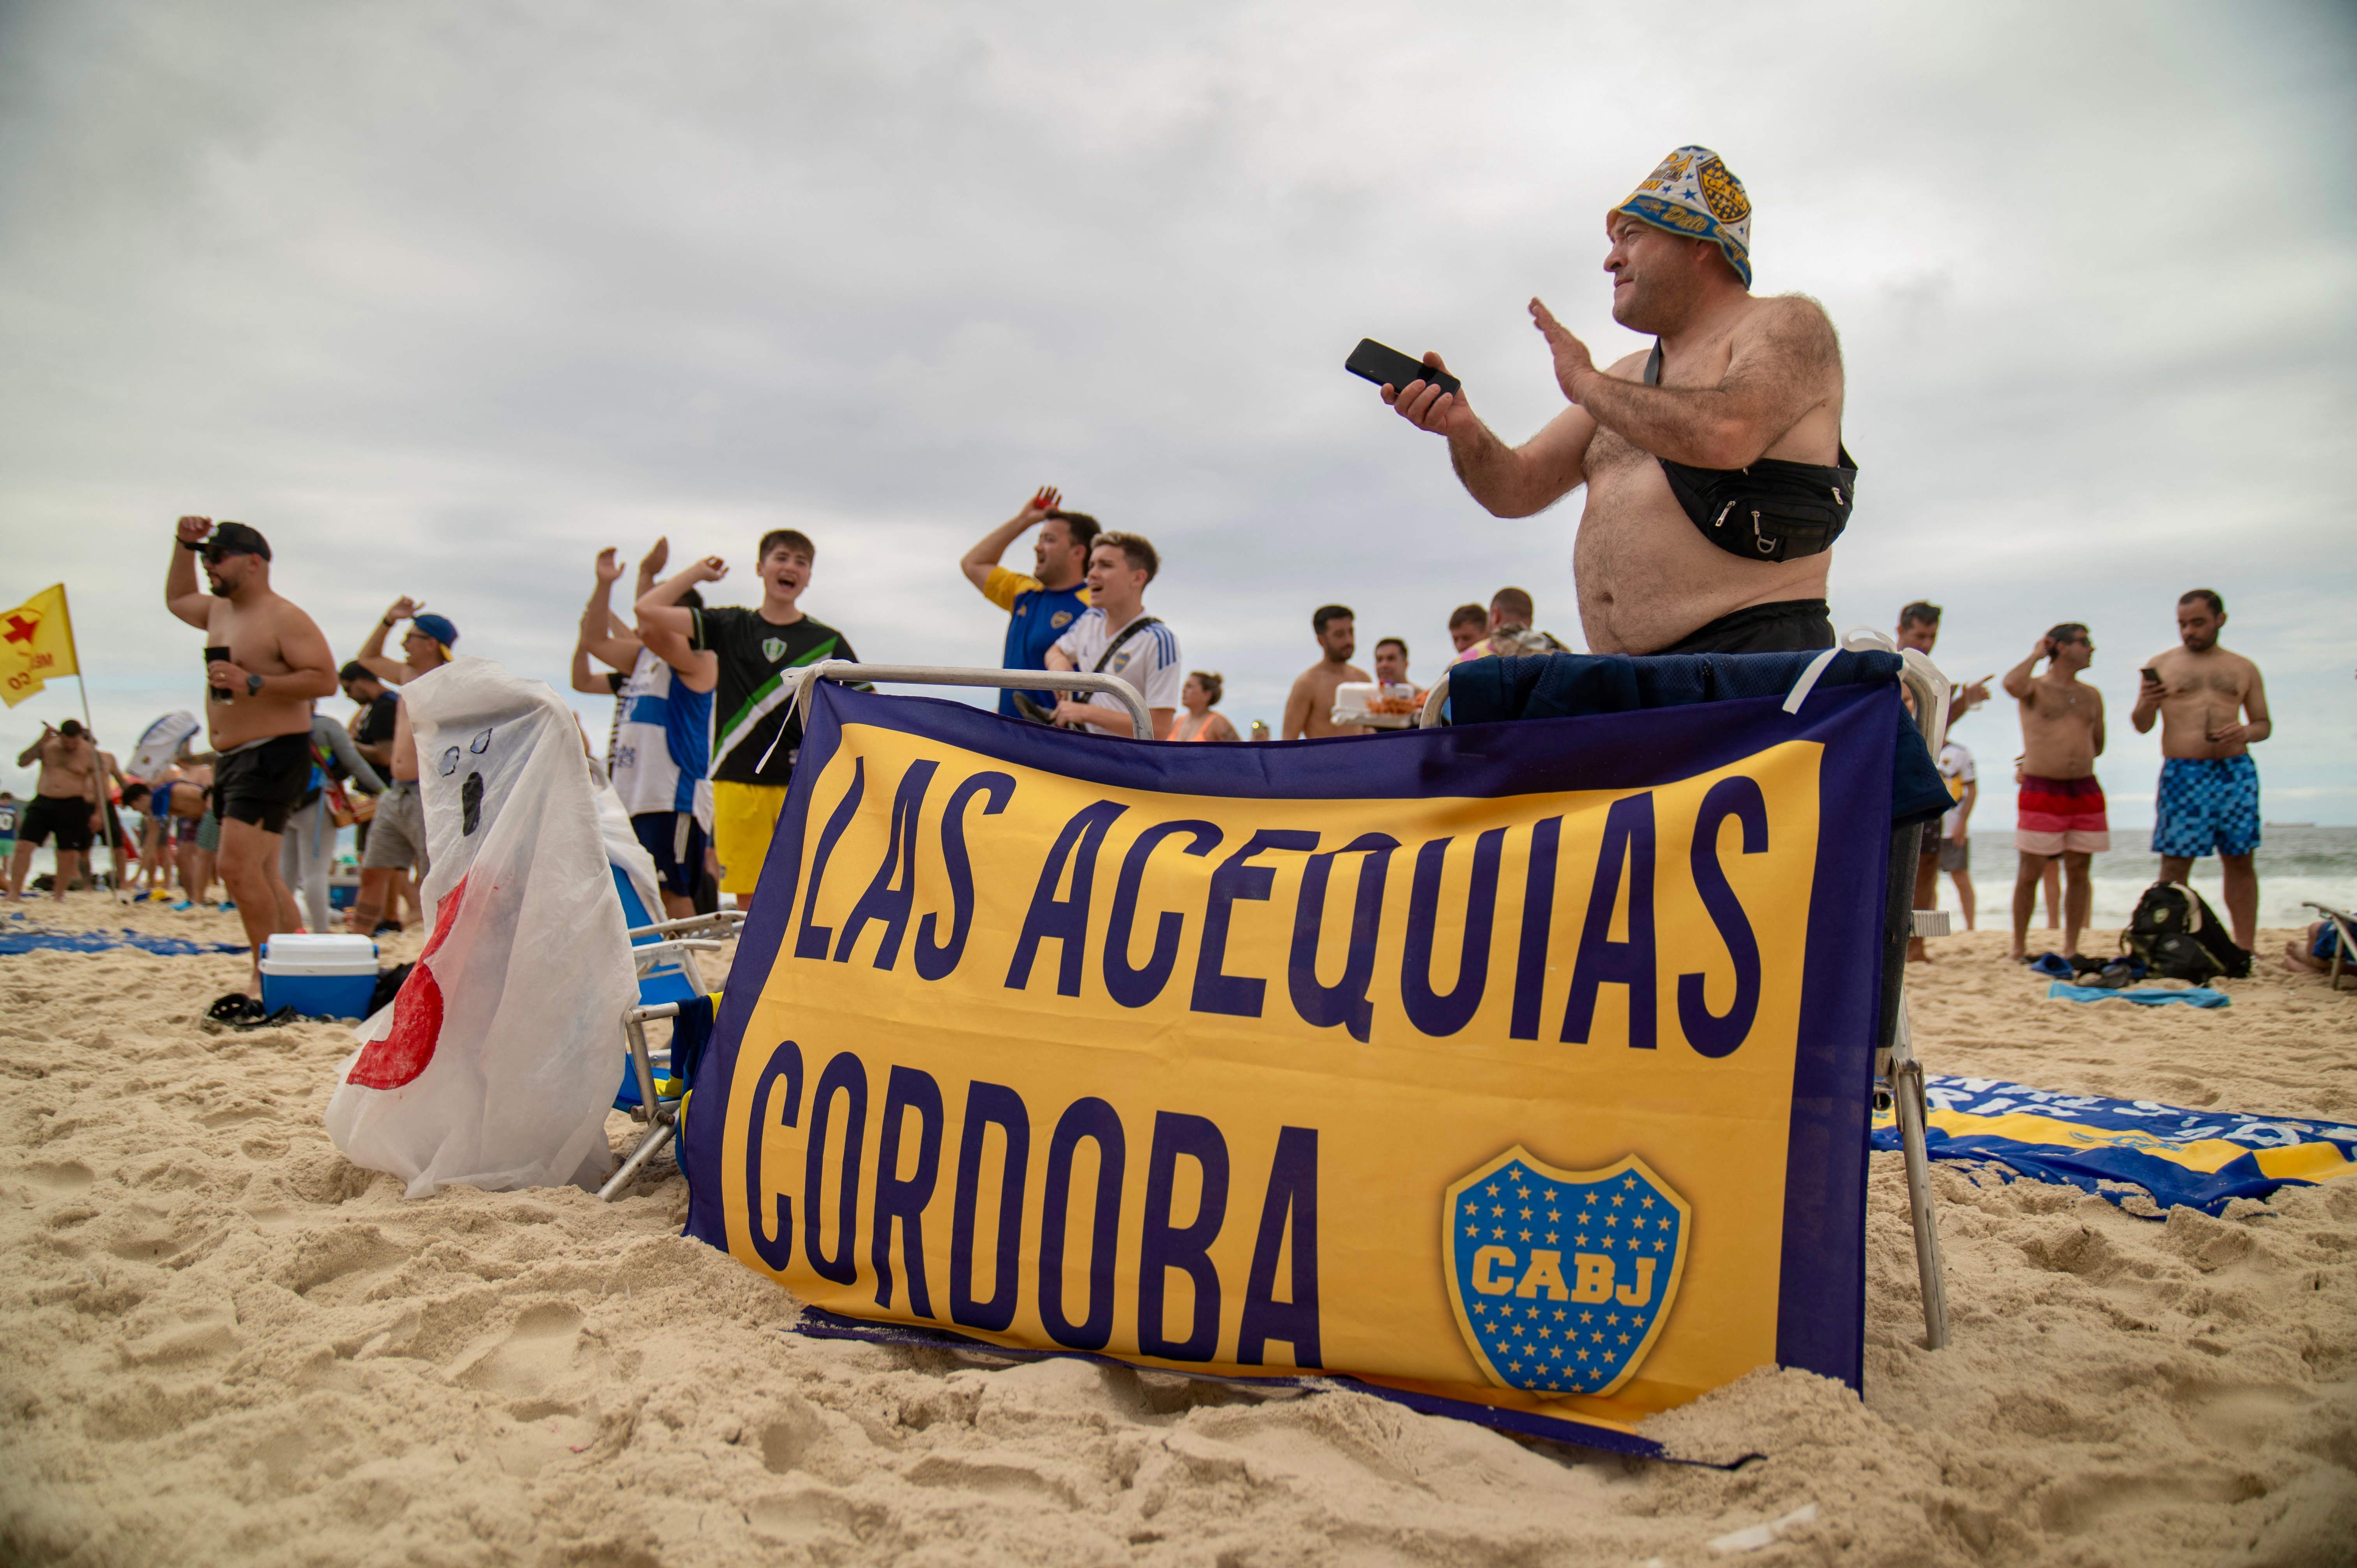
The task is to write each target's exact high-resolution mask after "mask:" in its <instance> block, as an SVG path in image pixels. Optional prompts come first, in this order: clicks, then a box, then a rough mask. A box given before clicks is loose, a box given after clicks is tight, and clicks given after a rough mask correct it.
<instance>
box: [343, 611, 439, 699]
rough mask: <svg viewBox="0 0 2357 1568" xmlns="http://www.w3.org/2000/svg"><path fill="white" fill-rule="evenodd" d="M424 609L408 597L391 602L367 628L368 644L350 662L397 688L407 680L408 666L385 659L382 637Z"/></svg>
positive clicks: (397, 661) (399, 661)
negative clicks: (355, 662)
mask: <svg viewBox="0 0 2357 1568" xmlns="http://www.w3.org/2000/svg"><path fill="white" fill-rule="evenodd" d="M424 608H425V606H423V605H421V604H419V603H418V602H417V601H416V600H415V599H413V598H411V597H410V596H408V595H407V594H404V595H402V596H401V597H399V598H397V599H395V600H393V603H392V604H391V605H389V606H387V607H385V612H384V614H383V615H382V616H380V617H378V618H377V623H376V625H374V626H372V627H371V628H369V634H368V640H367V641H366V642H363V643H361V650H360V651H359V652H358V653H355V654H353V655H352V658H353V659H354V660H357V661H358V662H359V663H360V664H361V667H362V668H364V669H366V670H367V671H368V672H369V673H370V674H371V675H373V676H375V677H376V678H377V679H378V680H380V681H382V682H384V683H385V684H386V685H388V686H398V685H400V684H401V683H402V682H404V681H406V680H408V679H409V675H410V670H409V666H408V665H407V664H404V663H403V662H402V661H401V660H398V659H389V658H387V657H386V656H385V651H384V637H385V633H387V632H389V631H391V630H392V629H393V628H394V627H395V626H398V625H399V624H400V623H401V622H403V621H404V620H407V619H408V618H410V617H411V616H414V615H415V614H416V613H417V612H418V611H419V610H421V609H424Z"/></svg>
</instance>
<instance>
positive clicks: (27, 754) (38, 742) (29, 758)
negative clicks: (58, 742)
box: [16, 725, 58, 768]
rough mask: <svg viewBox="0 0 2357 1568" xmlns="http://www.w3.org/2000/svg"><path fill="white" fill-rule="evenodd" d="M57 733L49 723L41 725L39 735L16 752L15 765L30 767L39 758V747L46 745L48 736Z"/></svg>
mask: <svg viewBox="0 0 2357 1568" xmlns="http://www.w3.org/2000/svg"><path fill="white" fill-rule="evenodd" d="M57 733H58V732H57V731H56V730H55V729H53V728H51V727H50V726H49V725H42V726H41V733H40V735H39V736H38V737H37V738H36V739H35V740H34V742H33V744H32V745H30V746H27V747H26V748H25V749H24V750H22V751H20V752H18V753H17V754H16V766H17V767H19V768H30V767H31V766H33V764H34V763H35V762H37V761H38V760H39V758H40V755H41V747H43V746H47V745H48V742H49V736H53V735H55V734H57Z"/></svg>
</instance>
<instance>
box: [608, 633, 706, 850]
mask: <svg viewBox="0 0 2357 1568" xmlns="http://www.w3.org/2000/svg"><path fill="white" fill-rule="evenodd" d="M620 697H621V703H622V722H621V727H620V728H619V730H618V731H617V732H616V733H615V736H614V792H615V793H616V794H618V795H619V796H621V798H622V806H623V808H624V809H625V810H626V811H629V812H630V815H631V816H633V817H637V816H641V815H644V814H646V813H648V812H651V811H669V812H685V813H688V814H690V815H693V816H694V818H695V820H696V821H697V822H701V823H703V824H704V825H705V827H706V828H707V829H709V828H710V826H711V823H712V785H711V782H710V779H709V778H708V775H709V774H710V773H711V771H712V693H709V692H691V691H689V690H688V688H687V685H686V683H685V682H683V681H681V680H680V678H679V674H678V672H677V671H674V670H673V669H672V667H671V666H670V665H668V664H666V663H664V662H663V661H662V660H661V659H659V658H657V657H656V656H655V655H654V654H652V653H651V652H648V651H646V650H643V649H642V650H640V652H639V661H638V663H637V665H636V666H634V667H633V668H632V669H631V671H630V679H629V680H628V681H626V682H623V683H622V690H621V693H620Z"/></svg>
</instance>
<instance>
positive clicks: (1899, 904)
mask: <svg viewBox="0 0 2357 1568" xmlns="http://www.w3.org/2000/svg"><path fill="white" fill-rule="evenodd" d="M1867 649H1873V650H1879V651H1882V652H1885V653H1897V654H1899V655H1900V664H1901V669H1900V677H1899V680H1900V686H1901V687H1902V688H1904V689H1905V690H1906V692H1907V693H1908V695H1909V697H1910V705H1911V706H1912V707H1913V709H1914V711H1915V714H1917V716H1918V721H1919V722H1918V724H1917V726H1916V727H1917V728H1918V729H1920V730H1921V732H1922V735H1923V744H1924V745H1925V746H1927V747H1928V748H1929V749H1930V750H1931V753H1932V756H1933V757H1937V756H1939V755H1940V746H1941V744H1942V743H1943V741H1945V740H1946V738H1947V732H1948V701H1949V694H1950V690H1951V688H1950V686H1949V684H1948V680H1947V677H1945V676H1943V675H1942V674H1941V673H1940V671H1939V669H1938V667H1937V666H1935V665H1933V664H1932V661H1931V660H1929V659H1926V658H1924V657H1923V655H1922V654H1921V653H1919V652H1917V651H1916V650H1913V649H1911V648H1909V649H1900V648H1899V647H1897V646H1895V645H1894V644H1893V643H1892V642H1891V640H1890V639H1889V638H1888V637H1886V636H1884V635H1883V634H1882V633H1880V632H1878V631H1871V630H1867V629H1865V628H1857V629H1853V630H1851V631H1850V632H1848V633H1846V635H1845V636H1844V637H1843V638H1842V639H1841V641H1840V643H1839V644H1838V645H1837V646H1835V647H1834V648H1831V649H1828V650H1825V651H1824V654H1823V655H1821V656H1820V657H1818V658H1817V659H1815V660H1812V661H1811V662H1810V664H1809V666H1808V668H1807V669H1806V670H1805V671H1803V674H1802V676H1801V678H1800V679H1799V680H1798V681H1796V682H1793V685H1792V693H1791V694H1790V695H1788V696H1787V697H1786V698H1785V699H1784V711H1785V712H1786V713H1798V712H1800V709H1801V704H1802V703H1803V702H1805V701H1806V700H1807V699H1808V695H1809V693H1810V692H1811V691H1812V690H1813V689H1814V687H1815V686H1816V683H1817V677H1818V676H1819V675H1820V674H1822V673H1823V672H1824V669H1825V667H1826V666H1827V665H1829V664H1830V663H1832V662H1833V656H1834V655H1835V653H1838V652H1841V651H1843V650H1851V651H1858V650H1867ZM1447 705H1448V674H1447V673H1446V672H1444V673H1443V674H1442V675H1441V677H1440V679H1439V680H1437V681H1436V682H1433V683H1432V687H1431V689H1430V690H1428V691H1427V692H1426V693H1425V694H1424V707H1423V709H1422V710H1421V711H1420V712H1419V713H1418V714H1417V715H1416V727H1417V728H1419V729H1434V728H1437V727H1438V726H1440V725H1443V724H1446V723H1447V722H1448V721H1447V720H1446V719H1445V718H1444V717H1443V716H1442V714H1443V710H1444V709H1445V708H1446V707H1447ZM1924 714H1929V715H1931V716H1930V717H1929V719H1924V718H1923V717H1922V715H1924ZM1937 825H1938V824H1937V823H1936V822H1915V823H1910V825H1908V826H1906V827H1903V828H1894V829H1892V830H1891V833H1890V862H1889V870H1888V873H1887V875H1888V882H1887V884H1886V886H1885V888H1884V894H1883V908H1884V910H1885V911H1886V914H1885V917H1884V920H1883V932H1882V1006H1881V1014H1880V1019H1879V1024H1878V1030H1877V1036H1876V1040H1875V1047H1874V1108H1875V1109H1876V1110H1878V1111H1885V1110H1895V1112H1896V1115H1897V1120H1898V1122H1899V1144H1900V1151H1901V1153H1902V1154H1903V1155H1904V1156H1905V1158H1906V1163H1907V1208H1908V1215H1909V1219H1910V1222H1911V1223H1912V1225H1913V1227H1914V1230H1915V1272H1916V1278H1917V1281H1918V1283H1919V1284H1920V1285H1921V1290H1922V1295H1923V1343H1924V1346H1925V1348H1928V1349H1932V1350H1941V1349H1944V1348H1947V1344H1948V1289H1947V1282H1946V1275H1947V1270H1946V1267H1945V1265H1944V1263H1943V1261H1942V1259H1941V1255H1940V1227H1939V1221H1938V1218H1937V1213H1936V1211H1935V1210H1934V1209H1933V1208H1932V1162H1931V1157H1930V1155H1929V1154H1928V1152H1927V1151H1926V1149H1925V1146H1924V1128H1925V1126H1926V1124H1927V1122H1926V1117H1927V1115H1928V1103H1929V1102H1928V1101H1926V1099H1925V1097H1924V1093H1923V1064H1922V1063H1921V1062H1920V1061H1918V1060H1916V1058H1915V1045H1914V1036H1913V1031H1912V1030H1911V1029H1910V1026H1909V1024H1908V1018H1907V940H1908V938H1910V937H1944V936H1946V935H1947V934H1948V917H1947V916H1946V914H1944V913H1943V912H1942V911H1940V910H1936V909H1918V908H1915V907H1914V905H1915V865H1916V860H1917V858H1918V856H1919V855H1920V854H1921V853H1922V846H1923V835H1924V834H1925V833H1927V832H1932V830H1933V829H1934V828H1935V827H1936V826H1937ZM2342 940H2343V941H2344V943H2345V942H2346V940H2347V938H2346V937H2345V936H2344V937H2343V939H2342ZM2335 967H2336V974H2337V971H2338V965H2337V964H2336V966H2335Z"/></svg>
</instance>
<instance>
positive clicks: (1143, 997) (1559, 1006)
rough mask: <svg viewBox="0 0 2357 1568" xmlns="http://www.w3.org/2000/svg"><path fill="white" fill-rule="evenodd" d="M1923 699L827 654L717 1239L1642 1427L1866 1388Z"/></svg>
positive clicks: (849, 1274)
mask: <svg viewBox="0 0 2357 1568" xmlns="http://www.w3.org/2000/svg"><path fill="white" fill-rule="evenodd" d="M1897 706H1898V695H1897V691H1896V688H1895V686H1894V685H1892V684H1889V683H1884V684H1881V685H1878V686H1870V687H1869V686H1849V687H1841V688H1832V689H1826V690H1823V691H1820V692H1819V693H1816V694H1815V695H1813V697H1811V698H1810V700H1809V701H1808V703H1806V704H1805V705H1804V706H1803V709H1802V711H1801V713H1800V714H1798V715H1797V716H1795V715H1791V714H1785V713H1783V712H1782V711H1781V707H1780V705H1779V703H1777V702H1776V701H1775V700H1773V699H1762V700H1758V701H1747V702H1729V703H1712V704H1709V705H1708V706H1704V707H1694V708H1684V709H1665V710H1660V711H1654V712H1647V713H1638V714H1624V715H1618V716H1612V717H1599V718H1566V719H1551V720H1540V721H1533V722H1527V723H1521V724H1502V725H1473V726H1467V727H1463V728H1457V729H1448V730H1437V731H1423V732H1415V731H1411V732H1404V733H1398V734H1392V735H1385V736H1371V737H1362V738H1349V739H1337V740H1325V741H1310V742H1304V743H1301V744H1297V745H1290V746H1265V745H1264V746H1249V745H1247V746H1187V745H1155V744H1148V743H1141V742H1135V741H1127V740H1114V739H1109V738H1101V737H1095V736H1083V735H1078V734H1073V733H1071V732H1066V731H1059V730H1049V729H1044V728H1040V727H1038V726H1035V725H1024V724H1019V723H1015V722H1010V721H1007V720H1003V719H1000V718H998V717H996V716H995V715H993V714H987V713H984V712H981V711H979V710H977V709H974V708H970V707H966V706H963V705H961V704H957V703H943V702H935V701H931V700H928V699H920V698H912V697H892V696H884V695H877V694H874V693H858V692H852V691H846V690H845V689H843V688H841V687H838V686H835V685H833V684H829V683H821V684H819V685H818V686H817V687H816V689H815V690H814V692H813V694H812V702H811V705H810V710H809V733H808V738H807V739H806V740H805V741H804V743H803V746H802V759H801V762H800V765H799V767H798V768H797V769H796V772H795V776H794V784H793V788H792V789H791V792H790V794H789V796H788V799H787V803H786V808H785V812H784V815H783V817H782V819H781V821H780V827H779V831H778V832H777V835H776V838H775V839H774V841H773V843H772V846H771V849H770V859H769V862H768V864H767V865H766V866H765V867H764V869H763V872H762V876H761V882H760V889H759V893H758V894H757V895H756V897H755V899H754V906H753V913H752V917H751V919H750V921H749V923H748V926H747V928H746V934H745V937H744V940H743V941H742V942H741V944H740V946H739V949H738V951H737V959H736V961H735V964H734V966H733V968H732V970H731V972H730V978H729V983H728V987H727V993H726V1000H725V1003H724V1004H723V1006H722V1009H721V1014H720V1019H719V1023H718V1026H717V1028H716V1034H715V1039H714V1047H715V1048H714V1049H713V1051H712V1052H711V1053H710V1054H709V1055H707V1057H706V1058H705V1063H704V1066H703V1067H702V1068H701V1069H700V1070H699V1072H698V1075H697V1079H696V1092H695V1096H694V1101H693V1102H692V1108H691V1112H690V1114H689V1116H688V1120H687V1132H686V1148H685V1153H684V1155H683V1161H684V1164H685V1165H686V1167H687V1170H688V1174H689V1176H690V1180H691V1183H692V1187H693V1197H692V1201H691V1207H690V1210H689V1219H688V1233H689V1234H691V1235H694V1236H697V1237H701V1238H703V1239H704V1240H707V1241H709V1242H711V1243H712V1244H713V1245H714V1246H716V1247H721V1248H724V1249H726V1251H729V1252H730V1253H731V1254H733V1255H734V1256H735V1257H737V1259H738V1260H740V1261H741V1262H744V1263H745V1264H747V1265H748V1267H751V1268H754V1269H758V1270H759V1271H761V1272H763V1273H768V1274H770V1275H771V1276H772V1277H774V1278H775V1279H777V1280H778V1281H779V1282H780V1283H782V1284H784V1285H786V1286H787V1287H789V1288H790V1289H791V1290H792V1291H793V1292H794V1294H797V1295H798V1296H800V1297H802V1299H803V1300H804V1301H805V1302H808V1303H810V1304H812V1305H814V1306H816V1307H820V1308H823V1309H824V1310H825V1311H827V1312H829V1313H833V1314H839V1315H843V1316H848V1317H855V1318H860V1319H866V1320H871V1321H876V1322H880V1323H885V1324H895V1325H904V1326H916V1327H918V1328H922V1329H931V1330H938V1331H944V1332H948V1333H952V1334H956V1335H960V1336H963V1337H968V1338H970V1339H975V1340H980V1341H984V1342H987V1343H990V1344H994V1345H998V1346H1002V1347H1009V1348H1021V1349H1027V1350H1048V1351H1064V1352H1073V1353H1087V1354H1096V1355H1103V1356H1111V1357H1117V1358H1119V1359H1124V1360H1127V1361H1132V1362H1135V1363H1138V1364H1141V1365H1146V1366H1151V1367H1157V1368H1166V1369H1175V1370H1180V1371H1191V1372H1198V1373H1203V1374H1207V1375H1215V1376H1230V1377H1298V1376H1303V1375H1309V1376H1318V1377H1333V1378H1347V1379H1351V1380H1357V1381H1359V1382H1360V1383H1362V1384H1364V1385H1365V1386H1367V1387H1369V1388H1371V1389H1372V1390H1373V1391H1377V1392H1381V1393H1386V1394H1389V1395H1391V1396H1392V1397H1396V1398H1401V1399H1404V1400H1405V1401H1407V1402H1410V1403H1414V1404H1417V1405H1420V1406H1422V1407H1424V1408H1428V1409H1429V1408H1439V1409H1446V1410H1448V1411H1449V1412H1451V1413H1455V1414H1459V1415H1467V1416H1470V1417H1473V1418H1475V1419H1479V1420H1482V1421H1486V1422H1489V1423H1492V1424H1496V1425H1501V1426H1505V1427H1509V1428H1512V1429H1515V1430H1519V1431H1524V1432H1533V1433H1541V1434H1547V1435H1552V1436H1557V1437H1569V1438H1573V1439H1576V1440H1579V1441H1584V1442H1592V1443H1602V1444H1607V1445H1609V1446H1616V1447H1622V1448H1633V1449H1638V1450H1641V1451H1642V1450H1647V1449H1649V1448H1650V1446H1651V1445H1650V1444H1646V1443H1645V1442H1644V1441H1643V1440H1642V1439H1641V1438H1640V1437H1638V1436H1637V1435H1635V1434H1634V1432H1633V1428H1634V1426H1635V1424H1636V1423H1638V1422H1640V1421H1641V1420H1642V1419H1643V1418H1644V1417H1645V1416H1647V1415H1648V1414H1651V1413H1652V1412H1657V1411H1662V1410H1665V1409H1668V1408H1670V1407H1672V1406H1674V1405H1678V1404H1681V1403H1684V1402H1686V1401H1688V1400H1692V1399H1694V1398H1695V1397H1696V1396H1697V1395H1699V1394H1701V1393H1703V1392H1705V1391H1707V1390H1709V1389H1713V1388H1716V1387H1718V1386H1719V1385H1721V1384H1724V1383H1727V1382H1729V1381H1731V1380H1734V1379H1737V1378H1739V1377H1741V1376H1742V1375H1743V1374H1745V1373H1746V1372H1749V1371H1750V1370H1751V1369H1754V1368H1756V1367H1760V1366H1763V1365H1767V1364H1770V1363H1781V1364H1783V1365H1786V1366H1794V1367H1803V1368H1806V1369H1811V1370H1813V1371H1817V1372H1822V1373H1824V1374H1827V1375H1829V1376H1832V1377H1835V1378H1840V1379H1842V1380H1845V1381H1846V1382H1848V1383H1850V1384H1851V1385H1852V1386H1853V1387H1855V1386H1856V1385H1857V1380H1858V1375H1859V1359H1860V1355H1861V1347H1860V1338H1861V1334H1862V1328H1863V1294H1862V1293H1863V1246H1864V1241H1863V1237H1864V1230H1863V1206H1864V1199H1865V1174H1866V1149H1867V1116H1868V1112H1869V1079H1870V1075H1871V1058H1872V1048H1871V1047H1872V1035H1873V1026H1874V1017H1875V1011H1876V998H1877V995H1878V989H1877V988H1878V972H1879V967H1880V966H1879V949H1880V940H1879V933H1880V929H1881V917H1882V908H1881V906H1882V898H1883V888H1884V882H1885V878H1884V875H1883V869H1884V866H1885V865H1886V860H1887V854H1888V844H1889V832H1890V814H1891V813H1890V795H1891V783H1890V779H1891V757H1892V746H1893V740H1894V736H1895V735H1896V733H1897V729H1898V725H1897V722H1896V721H1897Z"/></svg>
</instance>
